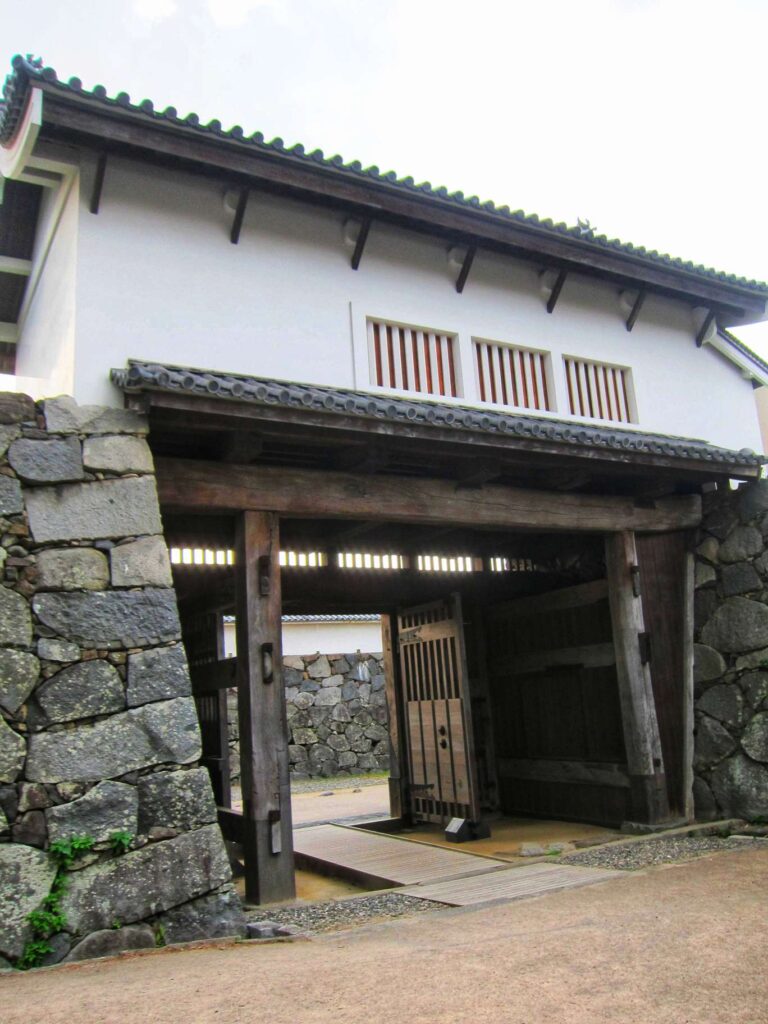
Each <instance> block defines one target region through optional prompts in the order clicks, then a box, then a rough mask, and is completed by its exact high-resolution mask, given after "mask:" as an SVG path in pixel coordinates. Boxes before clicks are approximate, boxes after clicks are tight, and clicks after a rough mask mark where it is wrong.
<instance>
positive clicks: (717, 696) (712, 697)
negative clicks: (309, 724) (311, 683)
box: [366, 683, 744, 735]
mask: <svg viewBox="0 0 768 1024" xmlns="http://www.w3.org/2000/svg"><path fill="white" fill-rule="evenodd" d="M696 707H697V708H698V709H699V711H704V712H706V714H708V715H710V717H712V718H716V719H717V720H718V722H722V723H723V725H729V726H731V727H732V728H734V729H739V728H741V726H742V725H743V724H744V698H743V697H742V695H741V690H740V689H739V687H738V686H737V685H736V684H735V683H722V684H720V685H719V686H712V687H710V688H709V689H708V690H707V691H706V692H705V693H704V695H703V696H702V697H701V699H700V700H699V701H698V703H697V704H696ZM366 735H368V733H366Z"/></svg>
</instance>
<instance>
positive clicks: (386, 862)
mask: <svg viewBox="0 0 768 1024" xmlns="http://www.w3.org/2000/svg"><path fill="white" fill-rule="evenodd" d="M293 842H294V853H295V855H296V865H297V867H300V868H308V869H310V870H312V871H319V872H321V873H322V874H338V875H341V876H342V877H344V878H349V879H352V880H353V881H357V882H360V883H361V884H362V885H365V886H373V887H376V888H381V889H383V888H386V887H388V886H400V885H417V884H419V883H425V882H436V881H438V880H441V881H445V880H446V879H451V878H457V877H464V876H466V875H477V874H481V873H482V874H486V873H488V872H496V871H499V870H501V869H503V868H507V867H509V865H508V864H507V863H505V862H504V861H501V860H492V859H491V858H490V857H479V856H477V855H476V854H472V853H463V852H461V851H459V850H446V849H445V848H444V847H440V846H430V845H428V844H427V843H418V842H413V841H411V840H409V839H405V838H401V837H399V836H392V835H381V834H379V833H376V832H368V831H366V830H365V829H356V828H348V827H345V826H344V825H315V826H312V827H311V828H301V829H296V830H295V831H294V834H293Z"/></svg>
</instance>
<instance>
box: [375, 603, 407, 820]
mask: <svg viewBox="0 0 768 1024" xmlns="http://www.w3.org/2000/svg"><path fill="white" fill-rule="evenodd" d="M394 619H395V617H394V615H382V616H381V649H382V652H383V654H384V684H385V687H386V694H387V715H388V718H389V813H390V816H391V817H393V818H402V817H403V816H404V815H406V814H408V800H407V793H406V786H407V783H408V779H407V777H406V776H407V771H406V772H405V773H404V766H405V764H406V757H405V750H404V747H403V731H402V727H401V710H400V704H401V702H400V701H399V700H398V677H397V666H396V661H397V659H396V658H395V650H394V644H395V638H394V636H393V627H394Z"/></svg>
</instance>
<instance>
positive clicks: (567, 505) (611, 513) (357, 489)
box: [156, 458, 701, 533]
mask: <svg viewBox="0 0 768 1024" xmlns="http://www.w3.org/2000/svg"><path fill="white" fill-rule="evenodd" d="M156 467H157V480H158V487H159V493H160V503H161V505H162V506H163V507H164V508H166V509H168V510H169V511H172V512H174V511H186V512H195V511H197V512H217V511H224V510H231V511H239V510H241V509H268V510H270V511H273V512H279V513H282V514H284V515H290V516H294V517H298V518H311V519H320V518H331V519H333V518H343V519H367V520H371V521H379V522H385V521H391V522H407V523H418V524H426V525H435V526H443V525H451V526H468V527H476V528H480V529H483V528H499V529H532V530H538V531H542V530H549V531H552V532H557V531H559V530H562V531H582V532H589V533H595V532H604V531H615V530H627V529H634V530H642V531H645V532H650V533H653V532H657V531H666V530H675V529H686V528H688V527H693V526H698V524H699V523H700V521H701V498H700V496H699V495H693V494H691V495H683V496H680V497H672V498H665V499H663V500H660V501H658V502H655V503H653V502H649V503H648V505H649V506H653V507H647V508H638V507H636V505H635V503H634V501H633V500H632V499H631V498H626V497H622V496H617V495H594V494H571V493H569V494H562V493H557V494H555V493H551V492H548V491H528V490H522V489H518V488H513V487H501V486H498V485H496V484H491V485H489V486H488V487H486V488H484V489H483V490H482V491H474V490H459V491H457V490H456V486H455V484H454V483H452V482H451V481H446V480H435V479H431V478H418V479H414V478H411V477H396V476H365V477H361V476H356V475H354V474H345V473H336V472H321V471H319V470H299V469H290V468H287V467H286V468H278V467H274V466H227V465H222V464H220V463H216V462H202V461H196V460H192V459H167V458H158V459H156Z"/></svg>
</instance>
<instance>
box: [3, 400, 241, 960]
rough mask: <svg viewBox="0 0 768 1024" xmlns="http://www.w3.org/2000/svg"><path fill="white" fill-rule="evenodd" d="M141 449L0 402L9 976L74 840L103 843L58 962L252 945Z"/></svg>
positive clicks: (93, 425)
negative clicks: (59, 856)
mask: <svg viewBox="0 0 768 1024" xmlns="http://www.w3.org/2000/svg"><path fill="white" fill-rule="evenodd" d="M146 432H147V425H146V422H145V421H144V420H143V419H142V418H141V417H139V416H138V415H136V414H135V413H133V412H128V411H125V410H120V409H102V408H96V407H92V408H79V407H78V406H77V405H76V404H75V403H74V402H73V401H72V400H71V399H68V398H57V399H52V400H49V401H45V402H43V403H41V404H40V405H39V406H35V404H34V403H33V402H32V400H31V399H29V398H26V397H25V396H19V395H0V579H1V580H2V586H0V710H1V711H2V716H0V967H2V966H4V965H5V966H7V965H8V964H16V963H18V961H19V959H20V958H22V956H23V954H24V951H25V948H28V943H29V942H30V940H32V939H33V938H35V937H36V936H35V935H34V934H33V929H32V927H31V925H30V922H29V921H28V920H27V915H28V914H29V913H30V912H32V911H35V910H38V909H40V908H41V906H42V905H43V901H44V899H45V897H46V896H48V894H49V892H50V889H51V885H52V884H53V882H54V878H55V876H56V870H57V868H56V865H55V863H54V860H53V857H52V856H51V854H50V852H49V848H50V844H51V843H57V844H62V843H66V842H67V841H69V840H71V839H72V838H73V837H82V836H88V837H89V839H90V842H91V844H92V846H91V848H90V849H89V850H87V851H86V852H84V854H83V855H82V856H78V857H76V858H75V859H74V860H73V862H72V864H71V865H70V869H69V870H67V872H66V888H65V890H64V892H63V894H62V896H61V899H60V911H61V913H62V915H63V918H64V923H63V924H61V923H59V926H58V927H57V929H56V930H55V931H54V932H53V933H52V934H50V935H49V936H48V938H47V939H46V940H45V941H46V942H47V945H48V946H49V947H50V952H46V953H45V954H43V955H42V957H41V959H42V962H43V963H46V964H50V963H57V962H59V961H61V960H81V959H85V958H87V957H92V956H103V955H105V954H106V953H110V952H117V951H119V950H122V949H134V948H142V947H144V946H152V945H155V944H156V943H162V942H169V941H183V940H187V939H196V938H201V937H204V936H218V935H223V934H233V933H243V932H244V921H243V917H242V911H241V909H240V906H239V901H238V899H237V896H236V894H235V893H234V890H233V889H232V886H231V875H230V868H229V863H228V859H227V855H226V852H225V848H224V844H223V841H222V838H221V834H220V832H219V828H218V825H217V824H216V808H215V806H214V800H213V793H212V790H211V785H210V779H209V776H208V773H207V771H206V770H205V769H202V768H199V767H198V764H197V761H198V758H199V756H200V733H199V727H198V723H197V716H196V713H195V706H194V701H193V700H192V697H191V695H190V683H189V673H188V670H187V663H186V657H185V654H184V649H183V647H182V646H181V644H180V642H179V641H180V629H179V620H178V613H177V609H176V597H175V594H174V591H173V586H172V581H171V572H170V564H169V560H168V552H167V549H166V546H165V541H164V539H163V537H162V527H161V523H160V511H159V507H158V502H157V493H156V488H155V480H154V476H153V463H152V455H151V452H150V450H149V447H148V445H147V443H146V440H145V435H146ZM116 834H119V835H120V836H122V839H121V840H115V835H116ZM38 937H39V932H38Z"/></svg>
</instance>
